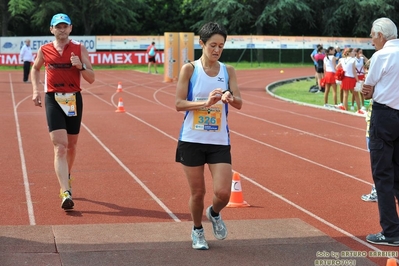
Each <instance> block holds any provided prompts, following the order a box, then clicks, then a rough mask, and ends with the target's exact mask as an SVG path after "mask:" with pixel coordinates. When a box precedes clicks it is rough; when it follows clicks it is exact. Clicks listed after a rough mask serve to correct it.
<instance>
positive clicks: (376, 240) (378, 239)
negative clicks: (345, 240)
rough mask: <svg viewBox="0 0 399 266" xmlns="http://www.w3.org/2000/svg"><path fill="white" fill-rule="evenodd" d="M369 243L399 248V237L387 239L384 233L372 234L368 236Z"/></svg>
mask: <svg viewBox="0 0 399 266" xmlns="http://www.w3.org/2000/svg"><path fill="white" fill-rule="evenodd" d="M366 240H367V242H370V243H373V244H378V245H387V246H395V247H396V246H399V237H387V236H384V235H383V234H382V233H377V234H370V235H368V236H366Z"/></svg>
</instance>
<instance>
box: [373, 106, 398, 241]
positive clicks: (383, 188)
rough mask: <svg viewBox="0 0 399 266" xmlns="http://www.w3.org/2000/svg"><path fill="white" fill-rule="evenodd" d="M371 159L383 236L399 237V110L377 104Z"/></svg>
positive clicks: (374, 111)
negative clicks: (397, 201)
mask: <svg viewBox="0 0 399 266" xmlns="http://www.w3.org/2000/svg"><path fill="white" fill-rule="evenodd" d="M370 159H371V170H372V174H373V179H374V184H375V188H376V190H377V196H378V210H379V213H380V225H381V227H382V233H383V234H384V235H385V236H387V237H399V217H398V213H397V211H396V202H395V198H396V199H398V200H399V110H395V109H392V108H390V107H388V106H386V105H382V104H379V103H377V102H373V110H372V112H371V118H370Z"/></svg>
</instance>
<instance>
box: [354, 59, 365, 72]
mask: <svg viewBox="0 0 399 266" xmlns="http://www.w3.org/2000/svg"><path fill="white" fill-rule="evenodd" d="M355 58H356V63H355V67H356V72H357V74H358V75H364V57H360V58H357V57H355Z"/></svg>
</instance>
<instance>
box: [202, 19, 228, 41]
mask: <svg viewBox="0 0 399 266" xmlns="http://www.w3.org/2000/svg"><path fill="white" fill-rule="evenodd" d="M198 34H199V37H200V40H201V41H202V42H203V43H204V44H206V42H207V41H208V40H209V39H210V38H211V37H212V36H213V35H215V34H220V35H222V36H223V38H224V41H226V39H227V31H226V30H225V28H224V27H223V26H221V25H219V24H218V23H216V22H208V23H206V24H205V25H204V26H202V28H201V29H200V31H199V32H198Z"/></svg>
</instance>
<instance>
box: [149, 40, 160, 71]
mask: <svg viewBox="0 0 399 266" xmlns="http://www.w3.org/2000/svg"><path fill="white" fill-rule="evenodd" d="M147 54H148V73H149V74H151V65H154V70H155V73H156V74H158V71H157V62H156V60H155V56H156V54H157V48H156V47H155V42H152V43H151V45H150V46H148V48H147Z"/></svg>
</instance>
